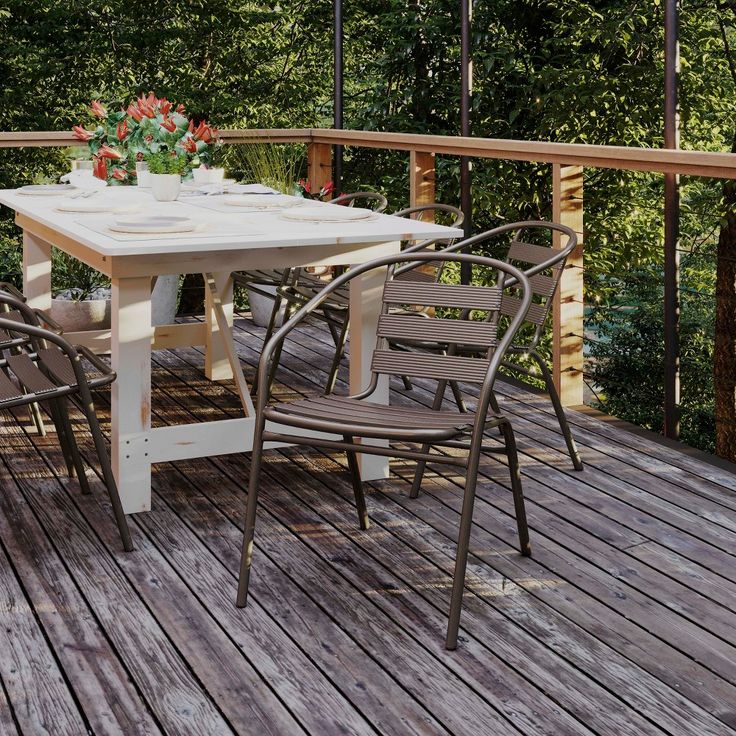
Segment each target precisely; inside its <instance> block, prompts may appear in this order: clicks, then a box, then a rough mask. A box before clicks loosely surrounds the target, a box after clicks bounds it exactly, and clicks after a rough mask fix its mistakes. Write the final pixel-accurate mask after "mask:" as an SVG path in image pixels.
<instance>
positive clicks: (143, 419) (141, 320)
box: [111, 277, 153, 514]
mask: <svg viewBox="0 0 736 736" xmlns="http://www.w3.org/2000/svg"><path fill="white" fill-rule="evenodd" d="M152 337H153V328H152V327H151V279H150V277H144V278H126V279H113V280H112V345H111V348H112V351H111V356H112V367H113V368H114V369H115V371H117V374H118V377H117V380H116V381H115V383H113V384H112V467H113V472H114V474H115V479H116V480H117V483H118V488H119V490H120V498H121V501H122V503H123V509H124V510H125V513H126V514H131V513H135V512H138V511H149V510H150V509H151V460H150V444H149V442H150V432H151V339H152Z"/></svg>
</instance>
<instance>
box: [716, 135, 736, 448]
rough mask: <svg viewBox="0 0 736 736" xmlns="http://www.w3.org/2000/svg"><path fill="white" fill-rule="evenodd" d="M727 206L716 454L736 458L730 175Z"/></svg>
mask: <svg viewBox="0 0 736 736" xmlns="http://www.w3.org/2000/svg"><path fill="white" fill-rule="evenodd" d="M735 148H736V146H735ZM723 209H724V215H723V221H722V223H721V231H720V234H719V236H718V259H717V269H716V334H715V346H714V351H713V382H714V385H715V412H716V454H718V455H720V456H721V457H723V458H726V459H727V460H731V461H736V181H732V180H730V179H729V180H726V181H725V182H724V184H723Z"/></svg>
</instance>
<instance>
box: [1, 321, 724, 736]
mask: <svg viewBox="0 0 736 736" xmlns="http://www.w3.org/2000/svg"><path fill="white" fill-rule="evenodd" d="M261 335H262V330H259V329H258V328H255V327H254V326H253V325H252V324H251V323H250V322H248V321H239V322H238V329H237V330H236V342H237V345H238V350H239V352H240V354H241V358H242V359H243V361H244V366H245V369H246V375H249V376H252V374H253V372H254V366H255V364H256V362H257V359H258V353H259V350H260V336H261ZM328 357H331V347H330V344H329V341H328V339H327V336H326V333H325V332H323V331H322V330H321V329H320V328H319V327H314V326H312V327H308V328H306V329H305V330H301V331H298V332H297V333H295V339H294V340H293V341H291V342H290V343H289V345H288V346H287V350H286V351H285V353H284V357H283V368H282V370H281V371H280V373H279V380H280V381H283V383H282V384H280V385H278V386H277V392H278V394H279V395H280V396H281V397H283V398H288V397H290V396H297V395H301V394H308V393H310V392H315V391H317V390H318V387H319V384H320V383H321V381H322V380H323V379H324V372H325V368H326V366H327V364H328V363H327V358H328ZM202 365H203V357H202V354H201V352H200V351H198V350H195V349H187V350H180V351H161V352H158V353H156V355H155V364H154V385H155V392H154V399H155V400H154V411H155V416H154V422H155V423H157V424H166V423H173V422H181V421H192V419H193V418H194V417H196V418H200V419H202V418H216V417H220V416H223V414H224V413H230V414H233V413H236V412H237V411H238V403H237V395H236V393H235V392H234V390H233V387H232V386H230V385H229V384H227V383H225V384H211V383H209V382H207V381H206V380H205V379H204V377H203V376H202V375H201V373H200V369H201V367H202ZM339 386H340V387H341V388H342V389H343V390H344V388H345V385H344V383H342V382H341V383H340V384H339ZM396 387H397V388H400V384H397V386H396ZM499 393H500V394H501V395H502V396H501V398H502V403H503V405H504V407H505V408H506V409H507V411H508V412H509V413H510V414H511V415H512V416H513V417H514V419H515V427H516V430H517V434H518V435H519V442H520V448H521V450H522V453H523V458H522V470H523V475H524V484H525V492H526V495H527V499H528V513H529V521H530V525H531V528H532V535H533V536H532V544H533V549H534V554H535V556H534V558H533V559H523V558H521V557H520V556H519V555H518V553H517V552H516V550H515V548H514V544H515V528H514V523H513V519H512V516H511V510H512V505H511V503H510V494H509V493H508V490H507V489H508V478H507V474H506V468H505V466H504V465H503V463H502V462H498V459H499V458H498V457H496V456H494V457H493V458H488V459H487V460H486V461H484V463H483V466H482V476H483V482H482V483H481V484H480V486H481V487H480V494H479V502H478V506H477V513H476V517H475V518H476V528H475V530H474V533H473V539H472V550H471V551H472V556H471V560H470V562H469V577H468V589H467V594H466V602H465V612H464V615H463V620H462V640H463V641H462V644H461V648H460V649H458V651H457V652H454V653H448V652H445V651H444V650H443V649H442V640H443V633H444V627H445V623H446V610H447V605H448V600H449V583H450V574H451V566H452V558H453V555H454V541H453V540H454V538H455V535H456V533H457V523H458V504H459V500H460V493H461V487H462V479H461V478H459V477H457V475H456V474H455V473H454V472H453V471H452V470H449V471H448V469H447V468H446V467H444V468H441V469H433V470H432V472H430V473H429V474H428V476H427V480H426V483H425V486H424V487H423V490H424V492H423V493H422V495H421V497H420V498H419V499H416V500H412V499H409V498H408V496H407V490H408V480H410V478H411V474H412V470H413V468H412V466H411V464H410V463H406V462H397V463H394V464H393V465H392V468H393V470H394V471H395V472H394V475H393V476H392V478H391V479H390V480H389V481H386V482H381V483H376V484H370V486H369V489H368V490H369V499H368V500H369V510H370V512H371V516H372V521H373V525H372V527H371V529H369V530H368V531H365V532H361V531H360V530H359V529H358V528H357V524H356V523H355V509H354V501H353V497H352V491H351V488H350V485H349V483H348V482H347V480H346V477H345V474H344V473H343V472H341V471H342V470H343V468H344V458H342V457H340V456H338V455H330V454H326V453H321V452H316V451H310V450H304V449H300V448H289V449H284V450H280V451H272V452H269V453H268V457H267V460H266V462H265V466H264V483H263V496H262V498H263V504H262V508H261V509H260V511H259V526H258V529H257V538H256V545H257V549H256V557H255V562H254V564H255V567H254V572H253V597H252V602H251V603H250V604H249V607H248V608H247V609H246V610H245V611H238V610H236V609H235V608H234V606H233V605H232V601H233V598H234V592H235V581H236V578H235V571H236V569H237V561H238V553H239V543H240V529H241V528H242V524H241V516H242V512H243V499H244V492H243V486H244V485H245V482H246V478H247V469H248V460H247V458H245V457H243V456H237V455H235V456H223V457H216V458H210V459H207V460H193V461H188V462H182V463H177V464H165V465H161V466H159V467H157V468H156V471H155V473H154V510H153V512H151V513H150V514H145V515H139V516H138V517H136V518H134V520H133V534H134V539H135V542H136V546H137V550H136V552H134V553H133V554H132V555H125V554H123V553H121V552H120V551H119V542H118V539H117V537H116V532H115V529H114V526H113V524H112V523H111V517H110V513H109V508H108V503H107V502H106V500H105V498H104V495H103V493H102V490H101V487H100V484H99V483H98V482H94V483H93V489H94V491H95V493H94V496H93V497H92V498H85V497H83V496H81V495H80V494H79V492H78V486H77V485H76V483H75V482H69V481H67V480H66V479H65V478H64V477H63V474H62V470H63V461H62V458H61V456H60V453H59V451H58V448H57V447H56V444H55V439H56V438H55V436H54V435H53V433H51V434H50V436H49V437H47V438H45V439H44V438H39V437H37V436H35V435H34V434H32V433H28V432H27V431H26V430H27V428H24V431H19V430H17V429H15V428H13V427H11V426H5V425H4V424H3V425H2V426H0V447H2V453H3V457H4V459H5V463H6V465H7V468H1V467H0V485H2V487H3V494H2V495H3V498H0V568H1V569H0V576H2V583H1V584H2V590H3V596H4V598H7V599H8V600H3V601H2V605H3V612H4V613H5V612H6V611H10V610H12V611H13V615H14V616H15V617H17V615H18V613H20V614H22V620H21V621H20V624H19V625H14V626H12V627H10V629H9V630H8V629H7V628H4V629H1V630H0V646H2V651H6V650H7V651H11V652H15V659H18V660H19V661H21V663H22V664H23V666H24V667H25V668H26V669H25V670H17V669H15V668H14V664H13V660H12V659H11V660H10V661H7V660H6V661H0V733H2V734H4V733H6V732H7V733H11V734H12V733H15V732H21V733H32V734H34V735H35V734H36V733H44V732H50V731H49V726H50V725H51V722H50V721H45V722H43V721H41V722H40V723H39V722H36V721H34V720H32V718H36V719H38V717H39V716H38V713H39V712H43V711H39V710H38V708H33V709H31V708H30V707H29V702H28V701H25V700H24V695H25V693H24V691H25V689H27V688H28V687H29V686H30V683H31V679H30V678H31V677H35V678H38V676H39V671H40V673H41V680H40V681H39V682H38V684H37V685H36V690H35V691H33V692H31V693H30V695H31V696H32V697H33V698H35V699H36V701H37V702H38V704H39V707H41V708H43V707H47V708H48V711H47V712H49V713H52V712H55V711H58V712H59V713H60V720H59V723H58V724H57V723H55V722H53V725H54V727H56V729H57V731H56V732H59V733H83V732H85V730H86V729H87V728H89V730H90V731H91V732H93V733H172V734H173V733H177V734H178V733H183V734H190V733H191V734H200V733H213V734H215V733H216V734H219V733H223V734H224V733H233V732H236V733H243V734H250V733H255V732H257V733H272V734H289V735H290V734H292V733H294V734H297V733H310V734H320V736H322V734H330V733H355V734H363V733H366V734H392V735H393V734H417V735H418V736H419V735H421V734H446V733H453V734H463V735H464V734H466V733H473V732H475V733H478V734H483V735H484V734H493V735H495V734H502V735H503V734H508V736H517V734H519V733H525V734H550V736H561V735H563V734H599V735H603V734H606V735H608V734H610V735H611V736H613V735H614V734H616V735H617V736H618V735H619V734H621V735H624V734H626V735H630V736H638V735H640V734H641V735H644V734H652V735H653V736H654V735H660V734H670V735H671V736H681V735H682V736H689V735H690V734H692V735H693V736H694V735H695V734H697V735H698V736H701V735H712V736H717V735H720V734H724V735H725V734H729V733H733V734H736V666H735V665H734V664H733V662H734V661H736V656H734V655H735V654H736V634H734V633H733V632H734V631H736V628H735V627H734V625H733V624H734V623H736V577H735V575H736V573H734V569H736V568H735V567H734V565H733V562H734V560H735V559H736V558H735V557H734V555H733V554H732V552H733V550H734V549H735V548H736V547H734V544H733V542H734V541H736V512H735V511H734V509H736V493H733V491H734V490H736V480H735V479H734V477H733V476H731V475H730V474H728V473H727V472H726V471H725V470H722V469H719V468H713V467H711V466H709V465H706V464H703V463H701V462H700V461H697V460H694V459H692V458H689V457H687V456H684V455H680V454H678V453H677V452H676V451H675V450H673V449H671V448H660V446H659V445H656V444H654V443H651V442H649V441H648V440H646V439H642V438H639V437H636V438H635V439H632V436H631V435H628V434H626V433H625V432H623V431H622V430H621V429H619V428H617V427H615V426H612V425H609V424H602V423H601V422H599V421H597V420H596V419H595V418H593V417H590V416H587V415H583V414H575V413H573V414H572V415H571V419H572V423H573V429H574V432H575V435H576V439H577V440H578V442H579V444H580V446H581V448H582V455H583V459H584V461H585V462H586V464H587V466H586V470H585V471H584V472H582V473H576V472H575V471H573V470H572V468H571V467H570V463H569V458H567V456H566V454H565V453H564V445H563V443H562V441H561V438H560V436H559V432H558V430H557V427H556V423H555V418H554V416H553V415H552V414H551V413H550V408H549V406H548V405H547V404H546V403H545V402H544V399H542V398H540V397H538V396H537V395H534V394H531V393H528V392H525V391H523V390H521V389H519V388H517V387H514V386H508V385H503V386H500V387H499ZM469 394H470V397H471V401H472V391H470V392H469ZM430 397H431V393H430V391H429V386H428V385H427V384H426V382H422V381H417V382H416V386H415V389H414V390H413V391H411V392H404V391H403V390H401V391H397V392H396V395H395V399H396V402H397V403H406V404H407V405H411V404H416V402H419V403H421V404H424V405H426V404H427V403H428V402H429V401H430ZM107 398H108V397H107V395H105V394H103V395H101V397H100V401H99V406H100V410H101V413H102V414H103V418H104V414H105V412H106V411H107ZM103 423H104V422H103ZM80 429H81V426H80ZM82 445H83V451H84V452H85V453H86V454H89V450H90V443H89V441H88V439H84V438H83V442H82ZM437 471H439V472H437ZM6 485H7V486H9V491H8V492H6V490H5V486H6ZM4 555H7V557H8V558H9V560H10V561H11V562H12V566H11V565H10V564H8V560H6V559H4V557H3V556H4ZM9 596H10V597H9ZM17 601H21V602H22V604H23V606H25V608H23V607H22V606H21V607H20V608H19V606H18V605H17ZM11 607H12V608H11ZM23 652H33V653H34V658H33V659H28V661H22V660H23V657H24V655H23ZM25 656H26V657H28V655H25ZM44 658H45V659H44ZM3 659H4V658H0V660H3ZM44 661H46V662H47V663H48V666H45V667H44V666H39V663H43V662H44ZM49 666H50V668H49ZM57 691H58V692H57ZM52 693H56V694H55V695H52ZM106 694H107V696H106ZM47 701H50V702H47ZM65 703H66V704H67V705H65ZM80 724H82V726H81V729H80V727H79V725H80ZM75 729H76V730H75Z"/></svg>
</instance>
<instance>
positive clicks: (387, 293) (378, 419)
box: [236, 251, 532, 649]
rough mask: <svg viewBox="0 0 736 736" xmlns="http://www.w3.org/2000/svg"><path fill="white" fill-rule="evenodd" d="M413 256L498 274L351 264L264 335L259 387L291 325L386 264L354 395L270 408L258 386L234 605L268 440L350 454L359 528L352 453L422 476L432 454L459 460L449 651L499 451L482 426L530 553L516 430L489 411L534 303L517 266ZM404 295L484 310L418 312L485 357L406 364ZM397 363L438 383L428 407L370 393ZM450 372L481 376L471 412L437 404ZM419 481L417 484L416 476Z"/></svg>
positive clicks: (391, 263) (414, 260)
mask: <svg viewBox="0 0 736 736" xmlns="http://www.w3.org/2000/svg"><path fill="white" fill-rule="evenodd" d="M410 257H411V264H409V265H410V266H411V267H412V268H416V267H418V266H420V265H422V264H426V263H430V262H437V261H440V262H444V263H446V262H449V261H453V262H459V263H468V264H471V267H472V265H473V264H476V265H483V266H485V267H489V268H493V269H495V270H496V271H497V272H498V279H497V283H496V286H495V287H484V286H459V285H444V284H436V283H433V282H430V283H426V282H425V283H407V282H405V281H402V280H401V279H398V278H396V275H397V273H398V272H399V269H398V268H397V267H398V266H399V265H400V264H402V263H406V255H405V254H399V255H395V256H387V257H384V258H380V259H377V260H375V261H372V262H370V263H366V264H362V265H360V266H356V267H355V268H352V269H350V270H349V271H347V272H346V273H344V274H342V275H340V276H338V277H337V278H335V279H334V280H333V281H332V282H330V283H329V284H328V285H327V286H325V288H324V289H322V290H321V291H320V292H319V293H318V294H316V295H315V296H314V297H313V298H312V299H311V300H310V301H309V302H308V303H307V304H304V305H303V306H301V307H300V308H299V309H298V311H297V312H296V314H295V315H294V316H293V317H292V319H291V320H289V321H288V322H287V323H286V324H285V325H283V326H282V327H281V328H280V329H279V330H278V332H276V334H275V335H274V336H273V337H272V339H271V340H269V342H268V343H267V344H266V346H265V347H264V349H263V352H262V354H261V358H260V361H259V365H258V374H259V381H260V384H261V385H262V386H267V385H268V376H269V375H270V372H271V369H272V363H273V362H274V360H276V359H277V355H278V351H279V349H280V347H281V345H282V344H283V341H284V340H285V339H286V337H287V336H288V335H289V333H290V332H291V331H292V330H294V329H295V328H296V327H297V325H299V324H300V323H301V322H302V321H303V320H304V319H305V318H306V317H307V316H309V315H310V314H311V313H312V312H314V310H315V309H318V308H319V307H320V306H321V305H322V304H323V303H325V302H326V301H327V300H329V299H330V298H331V297H332V296H333V294H334V293H336V292H337V291H338V290H339V289H341V288H343V287H344V286H345V285H346V284H347V283H348V282H349V281H351V280H352V279H354V278H356V277H358V276H360V275H362V274H364V273H366V272H367V271H370V270H373V269H377V268H386V269H387V278H386V283H385V286H384V294H383V307H382V312H381V317H380V319H379V325H378V333H377V337H378V341H377V346H376V350H375V351H374V353H373V364H372V374H371V380H370V383H369V385H368V386H367V387H366V388H365V389H363V390H362V391H360V392H359V393H357V394H355V395H353V396H350V397H335V396H322V397H318V398H316V399H311V400H303V401H298V402H293V403H290V404H281V405H277V406H274V407H268V406H267V401H268V393H269V392H268V391H267V390H263V391H260V392H259V393H258V397H257V403H256V427H255V435H254V440H253V453H252V456H251V467H250V481H249V487H248V499H247V508H246V519H245V530H244V535H243V548H242V556H241V565H240V577H239V583H238V594H237V600H236V604H237V605H238V606H239V607H242V606H245V605H246V603H247V595H248V585H249V579H250V569H251V563H252V557H253V539H254V530H255V521H256V509H257V504H258V491H259V485H260V473H261V465H262V462H263V445H264V442H268V441H275V442H286V443H290V444H301V445H310V446H314V447H322V448H327V449H331V450H344V451H345V452H346V453H347V458H348V468H349V475H350V478H351V483H352V486H353V491H354V493H355V500H356V506H357V510H358V520H359V524H360V527H361V528H362V529H367V528H368V525H369V519H368V513H367V508H366V503H365V496H364V493H363V484H362V481H361V478H360V473H359V470H358V461H357V453H369V454H374V455H382V456H387V457H400V458H408V459H412V460H417V461H419V463H420V466H421V473H422V474H423V472H424V465H425V464H426V462H428V461H430V462H437V463H444V464H450V465H455V466H459V467H465V469H466V478H465V490H464V497H463V508H462V514H461V521H460V529H459V535H458V545H457V555H456V560H455V572H454V578H453V587H452V597H451V603H450V616H449V620H448V627H447V637H446V641H445V646H446V647H447V648H448V649H454V648H455V647H456V646H457V637H458V628H459V622H460V613H461V608H462V594H463V589H464V585H465V571H466V566H467V557H468V549H469V543H470V531H471V526H472V516H473V506H474V502H475V494H476V485H477V480H478V466H479V462H480V456H481V453H482V451H483V450H493V449H496V450H497V449H498V448H497V446H495V445H494V446H487V445H485V444H484V443H483V435H484V432H485V431H486V430H487V429H489V428H491V427H497V428H498V429H499V431H500V432H501V434H502V435H503V438H504V447H503V451H505V453H506V456H507V459H508V464H509V473H510V477H511V486H512V492H513V497H514V506H515V510H516V520H517V525H518V533H519V545H520V549H521V553H522V554H523V555H530V554H531V547H530V544H529V531H528V527H527V522H526V513H525V509H524V497H523V492H522V487H521V474H520V471H519V463H518V456H517V451H516V443H515V439H514V432H513V428H512V426H511V422H510V421H509V419H508V417H505V416H503V415H501V414H499V413H496V412H494V413H493V414H491V415H489V413H488V412H489V406H491V402H492V396H493V383H494V381H495V379H496V375H497V373H498V369H499V367H500V365H501V361H502V359H503V356H504V354H505V352H506V350H507V349H508V347H509V346H510V345H511V343H512V340H513V338H514V336H515V334H516V331H517V330H518V329H519V327H521V325H522V324H523V322H524V319H525V317H526V312H527V310H528V309H529V307H530V305H531V303H532V293H531V287H530V284H529V281H528V279H527V277H526V276H525V275H524V274H523V273H522V272H521V271H520V270H519V269H517V268H515V267H514V266H512V265H510V264H508V263H504V262H502V261H496V260H493V259H489V258H484V257H482V256H476V255H470V254H464V253H460V254H459V253H444V252H442V251H439V252H436V253H435V252H434V251H433V252H431V253H427V252H424V253H421V252H420V253H412V254H411V256H410ZM511 284H513V285H514V288H515V289H516V293H517V294H518V295H519V299H520V308H519V310H518V311H517V314H516V315H515V316H514V317H512V318H511V320H510V323H509V325H508V326H507V328H506V330H505V332H504V333H503V335H502V336H500V337H499V335H498V327H499V317H500V314H501V300H502V297H503V292H504V290H505V289H506V288H508V287H509V286H510V285H511ZM406 303H410V304H414V303H422V304H424V305H426V306H429V305H432V306H437V305H444V306H451V307H461V308H462V307H473V308H476V309H482V310H483V311H484V312H486V313H487V314H488V317H487V319H486V321H485V322H477V321H472V320H470V319H466V320H463V321H459V320H454V319H444V318H438V317H428V318H427V319H426V320H425V319H422V318H419V317H416V318H415V319H419V320H420V321H422V322H423V323H424V324H423V329H424V331H425V332H429V333H432V334H434V335H435V336H437V337H439V338H442V336H444V335H447V334H452V335H453V336H454V337H455V338H456V339H457V338H458V337H459V336H460V333H462V334H463V335H465V336H466V337H467V339H469V340H472V342H473V344H479V343H480V344H484V345H486V346H487V352H486V355H485V356H484V357H483V358H475V357H472V358H463V357H459V356H457V355H453V354H452V351H448V354H447V355H443V356H439V355H433V354H415V357H414V358H413V365H408V364H407V363H408V362H412V361H407V360H406V358H405V357H404V354H403V353H402V354H401V355H397V353H396V351H395V350H393V349H391V345H390V338H391V336H392V335H394V334H395V333H396V330H397V329H398V330H399V331H401V330H402V329H403V328H407V331H408V337H409V339H411V335H412V334H415V333H414V330H415V329H416V327H415V325H414V323H413V322H411V321H410V318H403V317H401V318H398V317H397V316H395V315H392V314H391V307H390V305H392V304H406ZM402 370H403V371H406V372H408V373H409V374H410V375H417V376H420V375H421V376H424V377H429V378H434V379H436V380H437V381H438V387H437V391H436V394H435V397H434V402H433V406H432V408H431V409H406V408H404V407H390V406H384V405H380V404H375V403H372V402H370V401H369V399H370V397H371V396H372V395H373V394H374V392H375V391H376V389H377V387H378V381H379V376H380V375H386V374H388V375H392V374H393V375H398V374H400V372H401V371H402ZM448 371H449V372H457V373H459V374H462V376H463V378H464V379H466V380H470V381H473V382H475V383H478V384H480V386H481V389H480V399H479V401H478V407H477V411H476V413H475V414H469V413H461V412H455V411H453V412H447V411H443V410H441V406H442V400H443V396H444V393H445V388H446V385H447V382H448V380H449V379H448ZM267 420H269V421H273V422H275V423H277V424H278V425H280V426H293V427H301V428H307V429H310V430H316V431H319V432H326V433H329V434H333V435H337V436H338V437H340V436H341V437H342V441H340V440H339V439H334V440H333V439H322V438H317V437H305V436H304V435H298V434H296V435H292V434H288V433H287V432H285V431H283V430H282V431H279V432H275V431H271V430H270V429H268V428H267V427H266V421H267ZM355 438H380V439H384V440H387V441H389V442H390V441H397V442H400V443H401V444H402V445H406V444H409V445H420V446H421V449H419V450H416V449H405V447H403V446H402V447H391V446H375V445H366V444H360V443H358V442H355ZM441 448H455V449H457V448H460V449H464V450H465V451H466V454H465V455H464V456H462V457H458V456H455V455H450V454H442V452H441ZM432 450H435V452H434V453H432V452H431V451H432ZM419 472H420V471H419V468H418V473H419ZM419 482H421V477H420V478H419Z"/></svg>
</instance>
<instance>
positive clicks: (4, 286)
mask: <svg viewBox="0 0 736 736" xmlns="http://www.w3.org/2000/svg"><path fill="white" fill-rule="evenodd" d="M0 291H5V292H7V293H8V294H10V296H12V297H14V298H15V299H17V300H18V301H21V302H23V303H25V302H26V298H25V296H24V295H23V293H22V292H21V291H18V289H17V288H16V287H15V286H13V284H11V283H10V282H8V281H0Z"/></svg>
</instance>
